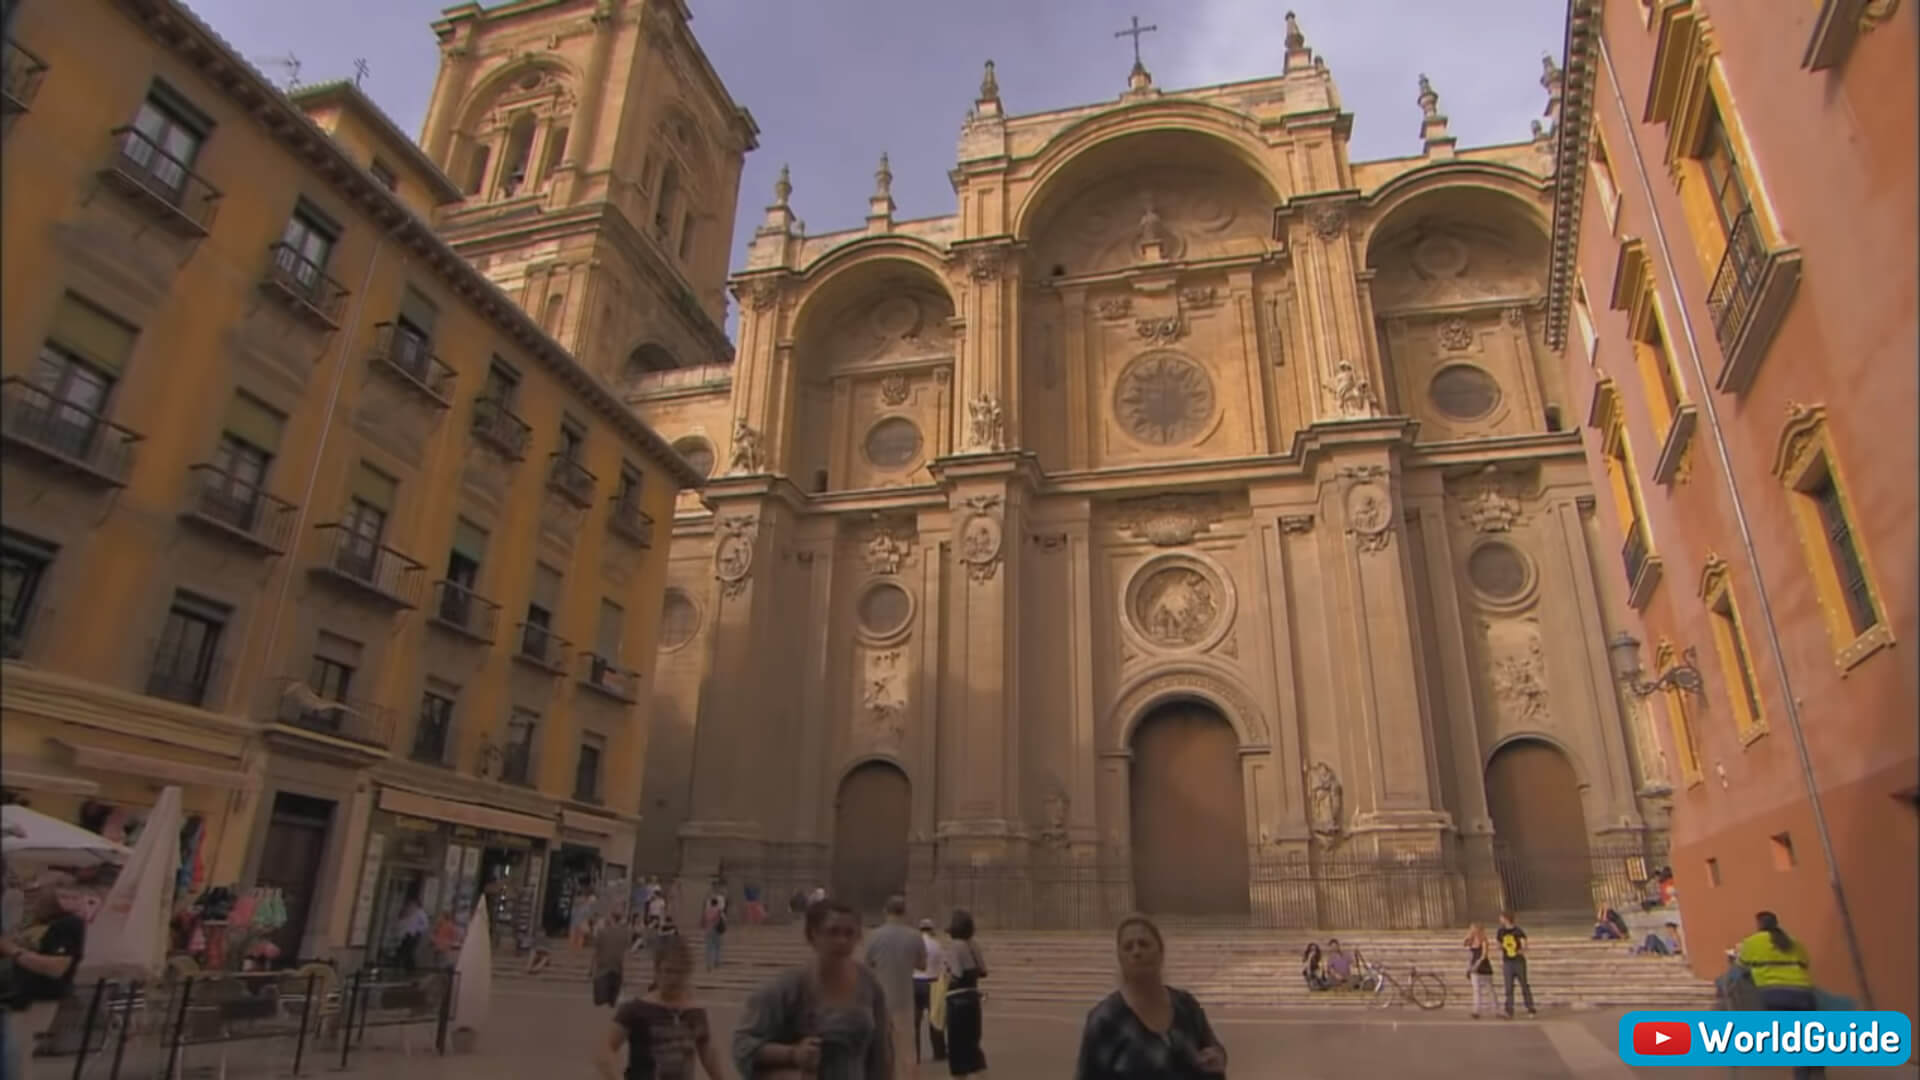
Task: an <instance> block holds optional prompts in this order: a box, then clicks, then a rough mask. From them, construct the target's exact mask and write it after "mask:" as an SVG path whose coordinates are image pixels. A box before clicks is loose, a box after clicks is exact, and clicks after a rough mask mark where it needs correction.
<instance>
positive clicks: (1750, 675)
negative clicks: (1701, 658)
mask: <svg viewBox="0 0 1920 1080" xmlns="http://www.w3.org/2000/svg"><path fill="white" fill-rule="evenodd" d="M1700 598H1701V599H1702V600H1703V601H1705V603H1706V606H1707V614H1708V616H1709V617H1710V618H1711V620H1712V625H1713V646H1714V652H1715V653H1716V654H1717V655H1718V656H1719V659H1720V676H1721V681H1722V682H1724V683H1725V684H1726V688H1727V695H1728V698H1729V701H1728V704H1729V706H1730V707H1731V709H1732V712H1733V728H1734V732H1735V734H1737V735H1739V736H1740V741H1741V742H1742V743H1750V742H1752V741H1753V740H1755V739H1757V738H1759V737H1760V736H1762V735H1764V734H1766V732H1767V715H1766V709H1765V707H1764V706H1763V704H1762V701H1761V696H1760V677H1759V674H1758V673H1757V672H1756V671H1755V669H1754V666H1753V650H1752V649H1751V648H1749V647H1748V643H1747V628H1746V626H1745V624H1744V623H1743V622H1742V621H1741V619H1740V608H1739V604H1738V602H1737V601H1736V600H1735V599H1734V596H1733V584H1732V581H1731V580H1730V578H1729V577H1728V573H1727V564H1726V561H1725V560H1724V559H1721V558H1719V557H1718V556H1713V557H1710V558H1709V559H1708V561H1707V569H1706V571H1705V572H1704V573H1702V574H1701V576H1700Z"/></svg>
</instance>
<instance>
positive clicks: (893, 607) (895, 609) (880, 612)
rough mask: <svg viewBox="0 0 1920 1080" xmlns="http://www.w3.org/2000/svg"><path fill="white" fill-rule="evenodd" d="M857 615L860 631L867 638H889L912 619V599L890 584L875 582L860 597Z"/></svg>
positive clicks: (901, 589)
mask: <svg viewBox="0 0 1920 1080" xmlns="http://www.w3.org/2000/svg"><path fill="white" fill-rule="evenodd" d="M859 614H860V629H861V630H863V631H865V632H866V633H867V635H868V636H869V637H875V638H890V637H892V636H894V635H895V634H898V633H899V632H900V631H902V630H904V629H906V627H907V620H909V619H911V618H912V617H913V598H912V597H911V596H908V595H907V590H905V589H903V588H901V587H900V586H898V585H895V584H893V583H892V582H889V581H882V582H876V583H875V584H873V585H871V586H869V587H868V588H867V591H866V592H865V593H864V594H862V595H861V597H860V604H859Z"/></svg>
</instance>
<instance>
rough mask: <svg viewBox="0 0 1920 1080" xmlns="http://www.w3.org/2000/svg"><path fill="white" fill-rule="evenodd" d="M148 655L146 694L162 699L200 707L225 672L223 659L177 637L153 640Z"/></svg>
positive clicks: (206, 701)
mask: <svg viewBox="0 0 1920 1080" xmlns="http://www.w3.org/2000/svg"><path fill="white" fill-rule="evenodd" d="M152 656H153V660H152V663H151V664H150V665H149V666H148V668H147V696H148V697H157V698H160V699H161V700H163V701H172V702H175V703H177V704H181V705H192V706H194V707H195V708H200V707H203V706H205V705H206V704H207V703H208V701H209V700H210V699H211V697H212V695H213V692H214V689H215V688H216V687H218V686H219V685H220V682H221V680H222V679H223V678H224V677H225V675H226V661H224V660H223V659H221V658H220V657H218V656H216V655H210V654H209V653H207V652H205V651H203V650H201V649H195V648H190V647H186V646H182V645H181V644H180V643H179V642H177V641H167V640H165V639H161V640H158V641H155V642H154V643H153V649H152Z"/></svg>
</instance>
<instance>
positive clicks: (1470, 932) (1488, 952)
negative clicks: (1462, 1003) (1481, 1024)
mask: <svg viewBox="0 0 1920 1080" xmlns="http://www.w3.org/2000/svg"><path fill="white" fill-rule="evenodd" d="M1461 944H1462V945H1465V946H1466V947H1467V981H1468V982H1470V983H1472V984H1473V1018H1474V1019H1475V1020H1478V1019H1480V997H1481V995H1482V994H1484V995H1486V997H1487V1003H1488V1004H1492V1003H1493V985H1492V983H1491V982H1489V980H1490V979H1492V978H1493V953H1492V948H1493V946H1492V944H1491V943H1489V942H1488V941H1487V928H1486V927H1484V926H1481V925H1480V924H1479V923H1474V924H1473V925H1472V926H1470V927H1468V928H1467V940H1465V941H1463V942H1461Z"/></svg>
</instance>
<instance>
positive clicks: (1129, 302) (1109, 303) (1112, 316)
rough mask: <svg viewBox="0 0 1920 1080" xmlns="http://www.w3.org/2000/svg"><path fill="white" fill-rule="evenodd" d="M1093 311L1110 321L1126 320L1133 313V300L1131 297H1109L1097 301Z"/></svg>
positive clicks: (1094, 303)
mask: <svg viewBox="0 0 1920 1080" xmlns="http://www.w3.org/2000/svg"><path fill="white" fill-rule="evenodd" d="M1093 309H1094V310H1095V311H1097V312H1099V313H1100V317H1101V318H1103V319H1108V320H1118V319H1124V318H1126V317H1127V316H1128V315H1130V314H1132V312H1133V298H1132V297H1130V296H1109V297H1106V298H1104V299H1100V300H1095V301H1094V302H1093Z"/></svg>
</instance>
